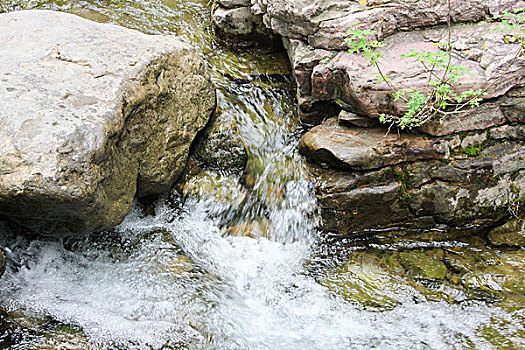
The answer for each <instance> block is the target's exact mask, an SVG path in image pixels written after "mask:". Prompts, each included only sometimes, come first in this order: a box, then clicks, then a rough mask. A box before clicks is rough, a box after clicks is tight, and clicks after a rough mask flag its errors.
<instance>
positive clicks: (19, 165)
mask: <svg viewBox="0 0 525 350" xmlns="http://www.w3.org/2000/svg"><path fill="white" fill-rule="evenodd" d="M0 27H1V28H2V31H1V33H0V47H1V49H0V97H1V100H2V105H3V108H2V111H1V112H0V124H1V125H2V129H1V130H0V213H1V214H2V215H4V216H7V217H9V218H10V219H12V220H13V221H15V222H17V223H19V224H21V225H23V226H25V227H27V228H29V229H31V230H33V231H36V232H39V233H42V234H47V235H68V234H85V233H88V232H91V231H93V230H105V229H109V228H112V227H114V226H115V225H117V224H118V223H120V222H121V221H122V219H123V218H124V216H125V215H126V214H127V213H128V212H129V210H130V208H131V202H132V200H133V197H134V196H135V195H136V194H137V195H138V196H146V195H152V194H159V193H162V192H165V191H167V190H169V189H170V187H171V186H172V185H173V183H174V182H175V181H176V179H177V178H178V176H179V175H180V174H181V172H182V170H183V168H184V167H185V165H186V159H187V157H188V152H189V148H190V145H191V143H192V141H193V139H194V138H195V135H196V133H197V132H198V131H199V130H200V129H202V128H203V127H204V126H205V125H206V123H207V121H208V119H209V117H210V115H211V113H212V111H213V109H214V105H215V90H214V88H213V86H212V84H211V82H210V78H209V76H208V73H207V70H206V67H205V65H204V62H203V61H202V59H201V58H200V57H199V56H198V54H197V53H196V52H195V51H194V50H193V49H192V48H191V47H189V46H188V45H187V44H184V43H182V42H181V41H179V40H178V39H176V38H175V37H169V36H153V35H145V34H142V33H139V32H137V31H134V30H129V29H125V28H122V27H118V26H114V25H107V24H97V23H94V22H91V21H88V20H85V19H81V18H80V17H77V16H74V15H70V14H65V13H57V12H51V11H21V12H14V13H7V14H2V15H0Z"/></svg>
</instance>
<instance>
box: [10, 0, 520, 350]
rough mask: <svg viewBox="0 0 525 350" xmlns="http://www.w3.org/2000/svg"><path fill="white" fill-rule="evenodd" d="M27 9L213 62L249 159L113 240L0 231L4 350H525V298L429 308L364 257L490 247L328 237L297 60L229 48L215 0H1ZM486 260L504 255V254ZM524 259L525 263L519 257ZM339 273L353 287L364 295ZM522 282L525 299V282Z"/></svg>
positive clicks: (201, 177)
mask: <svg viewBox="0 0 525 350" xmlns="http://www.w3.org/2000/svg"><path fill="white" fill-rule="evenodd" d="M24 8H45V9H55V10H61V11H68V12H71V13H75V14H78V15H81V16H83V17H86V18H89V19H92V20H96V21H101V22H111V23H117V24H120V25H123V26H126V27H129V28H133V29H137V30H140V31H142V32H145V33H150V34H175V35H179V36H180V37H181V38H182V39H183V40H185V41H187V42H190V43H192V44H193V45H194V46H195V47H197V48H198V49H199V50H201V51H202V53H203V56H204V58H205V59H206V61H207V62H208V64H209V68H210V71H211V73H212V77H213V80H214V82H215V84H216V87H217V89H218V110H219V113H220V114H221V118H223V119H224V120H227V121H230V122H233V123H235V124H237V125H238V127H239V132H240V134H241V136H242V138H243V139H244V141H245V143H246V146H247V149H248V154H249V160H248V166H247V170H246V172H245V174H244V175H243V176H242V178H241V179H240V178H239V176H238V175H235V174H226V173H218V172H214V171H212V170H203V171H201V172H200V173H199V174H198V175H196V176H193V177H188V179H187V182H186V185H184V186H182V187H183V193H184V196H183V197H180V196H179V195H178V194H177V192H175V191H174V192H173V193H172V194H170V195H168V196H166V198H162V199H159V200H158V201H157V202H156V203H155V204H154V211H155V215H148V214H149V212H148V211H147V210H144V208H143V207H142V206H140V205H138V204H137V205H135V206H134V209H133V211H132V212H131V213H130V214H129V215H128V217H127V218H126V219H125V221H124V222H123V223H122V224H121V225H120V226H119V227H117V228H116V229H115V230H112V231H111V232H105V233H99V234H94V235H92V236H89V237H84V238H71V239H66V240H56V239H45V238H36V239H32V240H30V239H28V238H25V236H21V235H17V234H16V232H12V231H11V229H10V228H8V227H7V226H6V227H4V226H0V230H2V233H1V234H0V245H2V246H4V247H5V248H6V252H7V255H8V257H9V259H10V264H11V266H10V268H9V269H8V270H7V271H6V273H5V275H4V276H3V277H2V279H0V307H1V308H3V309H5V310H7V313H6V315H4V316H2V317H3V320H4V321H5V322H4V323H1V324H0V327H5V328H6V329H3V330H2V332H0V348H9V349H51V348H60V347H63V348H68V349H69V348H71V349H78V348H81V349H84V348H89V349H115V348H117V349H135V348H136V349H147V348H154V349H159V348H166V349H172V348H173V349H186V348H188V349H500V348H501V349H520V348H525V334H524V328H523V322H524V321H525V318H524V312H523V300H521V299H519V300H518V301H516V303H515V304H512V303H511V304H508V303H507V304H505V305H506V306H507V307H503V306H500V305H499V304H494V303H492V304H491V303H488V302H487V300H486V298H481V297H479V298H470V297H469V295H464V294H462V292H461V291H459V290H456V289H453V288H452V287H450V286H449V287H447V286H445V285H441V286H438V287H435V286H431V285H428V284H427V285H425V288H427V289H426V290H427V291H428V290H430V291H434V292H436V293H437V292H439V293H441V294H440V295H447V296H448V298H445V297H431V296H429V293H426V292H422V290H421V288H419V287H417V286H415V285H414V284H411V283H409V282H407V281H406V279H405V277H400V276H397V277H396V276H392V275H386V274H384V273H382V272H381V271H377V268H375V270H374V267H373V264H371V263H370V261H369V260H370V259H372V258H370V259H369V258H366V257H363V256H361V255H359V254H360V253H362V252H363V250H364V248H365V247H367V248H368V249H372V250H375V251H376V252H378V254H379V255H378V256H381V259H383V258H384V259H387V258H389V257H390V255H388V254H393V253H391V252H396V250H397V248H399V247H400V246H401V245H403V244H404V247H406V245H407V244H411V245H412V247H416V248H417V247H420V248H432V249H441V248H443V247H445V248H447V249H449V251H459V250H462V249H463V250H465V249H470V248H471V247H472V251H480V249H481V250H483V249H485V248H480V249H478V248H476V247H477V246H475V244H474V243H471V242H458V241H454V240H443V241H441V243H439V242H438V243H434V244H433V245H432V244H430V243H428V242H417V241H408V240H407V241H403V242H404V243H403V242H401V243H400V241H395V242H394V243H390V244H387V245H384V244H379V243H377V242H372V241H339V240H337V241H334V242H327V240H326V239H322V237H321V235H320V233H319V232H318V231H317V230H316V227H317V226H318V220H319V218H318V214H317V208H316V201H315V196H314V185H313V183H312V181H311V179H309V176H308V171H307V168H306V166H305V164H304V160H303V159H302V157H301V156H299V155H298V153H297V147H296V146H297V143H298V140H299V138H300V135H301V133H302V131H303V130H302V127H301V125H300V123H299V121H298V118H297V115H296V110H295V102H294V87H293V83H292V81H291V77H290V76H289V67H287V63H286V62H287V58H286V56H285V54H284V53H282V52H277V53H276V52H267V50H264V49H251V50H243V51H242V52H235V51H231V50H228V49H226V48H224V47H222V46H220V45H219V44H218V43H217V42H216V40H215V39H214V37H213V33H212V29H211V25H210V20H209V16H210V15H209V4H208V0H164V1H161V0H136V1H133V0H124V1H103V0H84V1H82V0H74V1H62V0H7V1H6V0H1V3H0V10H4V11H7V10H9V11H10V10H19V9H24ZM436 232H438V231H436ZM454 249H455V250H454ZM476 249H477V250H476ZM463 250H462V251H463ZM352 252H354V253H355V254H353V255H352ZM485 253H486V254H492V255H491V256H497V257H498V259H503V258H501V257H500V255H501V252H499V251H490V252H488V251H485V250H483V254H485ZM381 254H383V255H381ZM385 254H386V255H385ZM498 254H499V255H498ZM513 254H515V255H516V257H517V260H518V261H519V260H520V259H523V256H524V255H523V253H522V251H520V250H518V251H515V252H513ZM350 255H351V256H353V258H349V256H350ZM387 255H388V256H387ZM385 256H386V257H385ZM356 257H357V258H359V259H358V261H357V263H355V264H354V265H352V264H351V263H349V261H350V262H351V261H352V259H354V260H355V259H357V258H356ZM367 259H368V260H367ZM374 259H376V258H374ZM407 259H408V258H407ZM517 268H518V269H522V268H523V266H522V265H520V266H518V267H517ZM337 269H343V270H344V271H342V272H343V274H347V275H348V274H351V276H353V277H352V278H356V279H357V282H358V283H354V284H352V286H353V287H352V288H353V289H352V288H350V289H352V290H349V289H348V288H347V287H348V281H346V282H345V281H341V280H340V279H338V278H339V277H337V276H336V273H335V272H337ZM355 269H358V270H355ZM367 269H368V270H367ZM354 270H355V271H354ZM352 271H354V272H352ZM367 271H368V272H369V273H368V272H367ZM520 271H521V272H523V271H522V270H520ZM438 272H439V271H438ZM356 276H357V277H356ZM360 276H361V277H360ZM371 276H372V277H371ZM354 282H355V281H354ZM345 283H346V285H345ZM494 283H496V282H494ZM517 283H518V284H519V283H521V288H525V287H523V283H524V282H523V276H522V277H521V280H519V281H518V282H517ZM370 286H372V287H374V290H370ZM345 288H347V289H345ZM447 288H448V289H447ZM495 289H497V288H496V287H495ZM343 290H344V291H343ZM363 295H364V296H366V297H367V298H366V299H367V300H366V301H363V300H362V299H363V298H362V296H363ZM371 301H372V302H371ZM449 301H451V302H449ZM509 305H510V306H509ZM6 320H7V321H6ZM7 325H9V327H8V326H7ZM7 328H8V329H7Z"/></svg>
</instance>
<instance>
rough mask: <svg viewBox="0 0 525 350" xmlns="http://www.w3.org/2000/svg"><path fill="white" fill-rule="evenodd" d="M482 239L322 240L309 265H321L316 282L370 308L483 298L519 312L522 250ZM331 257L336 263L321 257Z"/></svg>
mask: <svg viewBox="0 0 525 350" xmlns="http://www.w3.org/2000/svg"><path fill="white" fill-rule="evenodd" d="M487 243H488V242H486V241H485V240H483V239H481V238H479V237H465V236H462V235H461V233H458V232H456V233H453V232H451V231H449V232H448V233H446V232H445V231H440V230H431V231H426V232H416V231H405V232H402V231H396V230H393V231H383V232H375V233H374V234H373V235H370V236H369V237H367V238H365V239H358V240H333V241H330V242H327V246H326V247H325V248H326V249H325V250H322V253H319V254H318V255H317V256H316V257H315V258H313V260H312V262H311V264H312V266H313V267H314V266H315V267H318V266H319V265H321V266H325V264H326V266H325V267H326V268H325V269H324V272H322V273H319V274H318V275H317V280H318V282H319V283H320V284H322V285H324V286H326V287H328V288H329V290H330V291H331V292H332V293H333V294H334V295H336V296H338V297H342V298H344V299H346V300H347V301H348V302H350V303H354V304H357V305H360V306H361V307H363V308H365V309H369V310H390V309H393V308H395V307H396V306H398V305H401V304H405V303H407V302H423V301H446V302H449V303H469V302H473V301H484V302H488V303H491V304H495V305H497V306H500V307H502V308H504V309H507V310H509V311H511V312H518V313H519V310H520V309H521V308H522V307H523V305H524V302H525V299H524V298H525V285H524V279H523V273H524V272H525V270H524V269H525V266H524V264H523V261H524V260H523V254H524V251H523V249H519V248H500V249H494V248H493V247H491V246H490V245H488V244H487ZM333 256H335V257H337V258H336V259H335V261H337V263H336V264H333V262H328V261H334V260H329V259H328V260H326V258H327V257H333ZM330 265H332V266H330ZM409 300H410V301H409ZM494 341H495V343H498V342H499V341H500V339H494Z"/></svg>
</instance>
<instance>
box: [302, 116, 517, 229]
mask: <svg viewBox="0 0 525 350" xmlns="http://www.w3.org/2000/svg"><path fill="white" fill-rule="evenodd" d="M516 128H517V130H521V127H520V126H516ZM517 130H515V129H512V128H510V127H508V128H501V127H495V128H492V129H488V130H485V131H484V132H482V133H467V134H464V135H462V136H459V135H456V136H454V137H448V138H444V139H435V140H433V139H431V138H426V137H417V136H415V135H413V134H410V135H403V134H400V135H398V134H389V135H388V136H387V137H385V136H384V133H383V134H382V133H380V132H378V131H375V129H362V128H357V127H345V126H342V125H339V124H338V123H337V122H336V121H335V119H331V120H328V121H327V122H326V123H324V124H322V125H320V126H318V127H315V128H313V129H312V130H311V131H310V132H308V133H307V134H306V135H305V136H304V137H303V139H302V140H301V151H302V152H303V153H304V154H306V155H307V157H308V158H309V159H310V160H311V161H312V162H313V164H312V166H313V168H312V169H313V172H314V174H316V176H317V179H318V189H317V197H318V199H319V203H320V206H321V210H322V216H323V226H324V228H325V229H326V230H328V231H332V232H338V233H340V234H345V235H363V234H366V230H369V229H377V228H385V227H392V226H408V227H419V228H423V227H435V226H436V225H441V224H443V225H448V226H450V227H455V226H469V227H472V228H476V229H475V230H474V231H476V230H480V229H483V228H485V229H487V228H490V227H491V226H492V225H495V224H497V223H498V222H501V221H504V220H506V219H508V218H510V217H512V215H511V211H510V210H509V209H511V206H512V205H513V203H514V205H516V203H518V202H519V201H521V200H522V199H521V198H522V196H523V195H524V194H525V163H524V162H523V157H524V154H525V153H524V152H523V139H522V138H514V137H513V135H518V131H517ZM383 132H384V130H383ZM492 133H494V135H496V136H492ZM363 135H365V136H363ZM503 135H505V137H503ZM519 210H523V209H519V206H518V209H517V211H519Z"/></svg>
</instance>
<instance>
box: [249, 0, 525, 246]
mask: <svg viewBox="0 0 525 350" xmlns="http://www.w3.org/2000/svg"><path fill="white" fill-rule="evenodd" d="M245 6H246V7H247V8H249V9H250V12H251V13H252V15H253V16H260V17H261V18H262V21H263V23H264V24H265V26H266V27H267V28H269V29H271V30H272V31H274V32H275V33H277V34H279V35H281V36H282V38H283V42H284V44H285V47H286V49H287V51H288V55H289V58H290V61H291V64H292V69H293V73H294V77H295V80H296V83H297V98H298V103H299V108H300V112H301V117H302V119H303V121H304V122H307V123H312V124H319V123H321V122H323V121H324V122H323V123H322V125H319V126H317V127H314V128H313V129H312V130H311V131H309V132H308V133H307V134H306V135H305V136H304V138H303V140H302V141H301V145H300V147H301V152H302V153H303V154H304V155H306V156H307V157H308V158H309V160H310V161H311V163H312V167H313V169H314V172H315V173H316V174H317V176H318V179H319V182H318V183H319V187H318V198H319V201H320V205H321V209H322V213H323V222H324V227H325V228H326V229H327V230H329V231H335V232H339V233H342V234H362V233H363V232H365V231H366V230H369V229H381V228H387V227H392V226H396V227H414V228H428V227H436V226H439V225H441V224H442V225H447V226H448V227H458V226H459V227H477V228H480V229H482V228H487V227H491V226H494V225H497V224H498V223H500V222H501V223H502V222H504V221H506V220H507V219H508V218H509V217H511V216H512V217H515V216H520V215H522V214H520V212H521V211H522V210H523V205H522V206H521V209H518V210H517V211H516V210H515V209H516V208H519V204H520V203H521V202H522V201H523V198H524V197H523V196H524V195H525V182H524V181H525V163H524V157H525V147H524V141H525V140H524V132H525V131H524V130H525V129H524V128H525V126H524V125H523V123H524V122H525V108H524V103H525V89H523V86H524V85H525V74H524V73H525V58H524V57H523V56H517V55H516V53H517V52H519V49H520V46H519V44H518V43H517V42H516V41H513V40H508V39H509V37H505V34H506V33H502V32H501V31H496V29H497V28H498V27H500V26H501V23H499V22H498V21H499V20H498V19H495V18H497V17H498V16H500V15H502V14H503V13H504V12H505V11H509V10H512V9H520V8H524V7H525V2H524V1H521V0H504V1H482V0H468V1H464V0H452V1H451V4H450V7H449V6H448V1H446V0H433V1H409V0H391V1H375V0H363V1H331V0H325V1H306V0H275V1H266V0H252V1H251V3H250V4H249V5H247V4H246V5H245ZM449 14H450V21H451V31H450V37H449V31H448V28H447V21H448V15H449ZM356 24H357V25H356ZM349 25H356V26H357V28H360V29H370V30H374V31H375V37H376V39H378V40H381V41H382V42H383V43H384V44H385V47H383V48H382V49H381V51H382V52H383V54H384V57H383V58H382V59H381V61H380V64H381V68H382V71H383V73H384V74H385V75H386V76H388V77H389V78H390V83H391V84H392V85H393V86H395V87H396V88H397V89H408V88H417V89H422V90H423V89H425V88H426V86H427V83H428V81H429V73H428V70H427V69H426V68H425V67H424V66H423V65H422V64H421V63H420V62H417V61H416V60H414V59H410V58H408V59H407V58H401V55H402V54H406V53H408V52H409V51H410V50H415V51H428V52H436V53H437V52H439V51H440V50H441V49H440V47H443V44H445V46H446V44H447V43H448V41H449V40H450V44H451V47H452V48H453V49H452V62H451V64H452V65H461V66H462V67H464V68H466V69H467V70H469V71H470V72H471V75H468V74H467V75H465V76H463V77H462V78H461V79H459V80H458V81H457V82H456V83H455V86H454V88H455V89H456V91H458V92H459V93H461V92H462V91H467V90H469V89H483V90H484V91H485V92H486V95H484V96H483V99H484V100H483V101H482V103H481V105H480V106H479V107H478V108H474V109H470V110H466V111H463V112H462V113H460V114H457V115H454V116H452V117H450V118H448V119H444V120H434V121H430V122H428V123H425V124H423V125H422V126H421V127H419V128H418V129H419V130H417V131H415V130H414V131H413V132H412V133H398V132H397V131H396V130H395V129H391V130H390V133H389V134H388V136H386V137H385V135H386V134H387V128H386V126H382V125H380V123H379V122H378V117H379V115H381V114H385V115H387V116H396V117H399V116H402V115H403V114H404V113H405V112H406V110H407V105H406V103H405V102H403V100H402V99H397V100H396V99H395V98H394V95H393V91H392V90H391V89H390V88H389V86H388V85H387V84H386V83H385V82H382V83H377V70H376V67H374V66H373V65H372V64H370V63H369V62H367V61H366V60H365V59H364V58H363V56H362V55H361V54H350V53H348V51H347V49H348V44H347V43H345V41H344V39H345V38H347V37H348V36H349V35H348V34H347V32H348V30H349V27H348V26H349ZM442 73H443V72H442V71H440V70H439V69H437V70H434V74H436V75H437V76H440V74H442ZM330 117H332V118H330ZM327 118H330V119H328V120H327ZM513 208H514V209H513ZM515 220H517V221H518V222H521V221H520V220H521V219H517V218H515ZM507 226H508V225H507ZM511 226H512V225H511ZM514 226H516V227H517V226H518V225H517V224H516V225H514ZM514 226H513V227H514ZM509 227H510V226H509ZM505 230H506V231H508V229H507V228H505V229H502V230H500V231H502V232H503V231H505ZM500 231H497V230H496V231H494V232H500ZM492 236H494V237H496V233H494V234H492ZM500 236H501V235H499V236H498V237H499V238H494V242H496V241H498V242H506V241H505V239H503V238H501V237H500ZM520 237H521V236H520ZM501 244H511V243H510V242H506V243H501ZM518 245H519V244H518Z"/></svg>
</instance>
